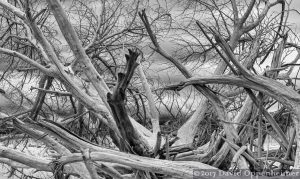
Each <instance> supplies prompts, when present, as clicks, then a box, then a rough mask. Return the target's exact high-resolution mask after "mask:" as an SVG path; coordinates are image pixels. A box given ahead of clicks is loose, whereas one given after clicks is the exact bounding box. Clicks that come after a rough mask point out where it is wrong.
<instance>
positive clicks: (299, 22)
mask: <svg viewBox="0 0 300 179" xmlns="http://www.w3.org/2000/svg"><path fill="white" fill-rule="evenodd" d="M290 8H291V9H294V10H296V11H298V12H295V11H292V12H290V16H289V21H290V22H291V23H293V24H294V25H295V27H297V31H298V33H300V0H293V1H292V3H291V6H290Z"/></svg>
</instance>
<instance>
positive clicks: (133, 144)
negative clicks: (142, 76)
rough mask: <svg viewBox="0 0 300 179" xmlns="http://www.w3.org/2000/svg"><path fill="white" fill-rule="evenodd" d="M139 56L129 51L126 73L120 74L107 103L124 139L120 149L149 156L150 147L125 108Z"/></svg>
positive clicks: (108, 95)
mask: <svg viewBox="0 0 300 179" xmlns="http://www.w3.org/2000/svg"><path fill="white" fill-rule="evenodd" d="M138 56H139V54H138V53H137V52H135V51H132V50H129V54H126V55H125V57H126V61H127V63H126V68H125V73H118V82H117V85H116V87H115V89H114V91H113V93H108V94H107V101H108V104H109V106H110V108H111V110H112V114H113V117H114V119H115V121H116V123H117V126H118V129H119V131H120V132H121V135H122V137H123V140H121V144H120V146H119V147H120V149H121V150H123V151H126V152H131V153H137V154H139V155H147V153H148V151H149V147H148V146H147V145H146V144H145V143H144V142H143V141H142V140H140V136H139V135H138V133H137V131H136V129H135V128H134V126H133V125H132V123H131V121H130V119H129V116H128V113H127V111H126V108H125V103H126V89H127V87H128V85H129V82H130V80H131V78H132V76H133V74H134V70H135V68H136V67H137V66H138V63H137V62H136V61H137V58H138Z"/></svg>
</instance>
